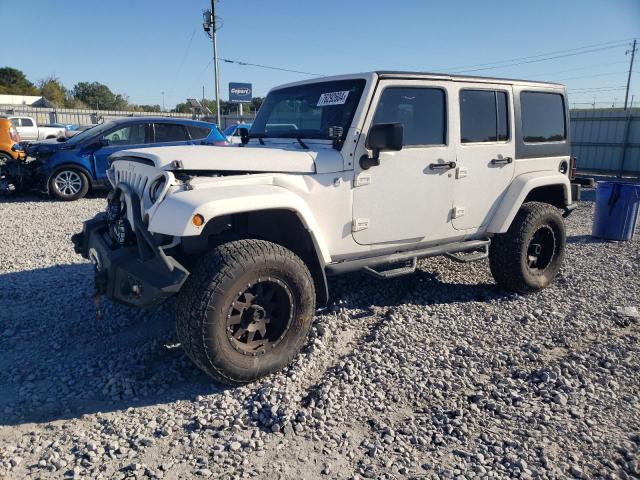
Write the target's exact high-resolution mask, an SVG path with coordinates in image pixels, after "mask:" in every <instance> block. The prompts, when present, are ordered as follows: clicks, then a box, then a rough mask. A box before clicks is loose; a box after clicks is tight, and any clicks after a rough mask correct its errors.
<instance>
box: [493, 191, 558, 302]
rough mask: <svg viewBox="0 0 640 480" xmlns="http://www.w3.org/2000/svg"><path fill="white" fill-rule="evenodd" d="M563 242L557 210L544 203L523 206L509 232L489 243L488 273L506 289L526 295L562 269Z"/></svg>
mask: <svg viewBox="0 0 640 480" xmlns="http://www.w3.org/2000/svg"><path fill="white" fill-rule="evenodd" d="M565 243H566V233H565V228H564V221H563V219H562V216H561V215H560V213H559V212H558V209H556V208H555V207H553V206H552V205H549V204H547V203H540V202H528V203H525V204H524V205H523V206H522V208H521V209H520V211H519V212H518V214H517V215H516V217H515V218H514V220H513V222H512V223H511V226H510V227H509V230H508V231H507V232H506V233H502V234H499V235H496V236H495V237H494V238H493V240H492V242H491V246H490V247H489V264H490V266H491V274H492V275H493V278H494V279H495V280H496V282H497V283H498V284H499V285H500V286H501V287H503V288H505V289H507V290H512V291H515V292H519V293H529V292H534V291H536V290H540V289H542V288H545V287H547V286H548V285H549V284H550V283H551V282H552V281H553V279H554V278H555V276H556V275H557V274H558V271H559V270H560V267H561V266H562V262H563V260H564V250H565Z"/></svg>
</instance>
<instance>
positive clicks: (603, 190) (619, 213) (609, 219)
mask: <svg viewBox="0 0 640 480" xmlns="http://www.w3.org/2000/svg"><path fill="white" fill-rule="evenodd" d="M638 210H640V185H634V184H631V183H621V182H598V186H597V188H596V213H595V215H594V218H593V228H592V230H591V235H593V236H594V237H600V238H605V239H607V240H627V241H628V240H631V238H632V237H633V232H634V230H635V228H636V222H637V221H638Z"/></svg>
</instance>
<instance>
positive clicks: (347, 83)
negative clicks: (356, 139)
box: [249, 77, 367, 141]
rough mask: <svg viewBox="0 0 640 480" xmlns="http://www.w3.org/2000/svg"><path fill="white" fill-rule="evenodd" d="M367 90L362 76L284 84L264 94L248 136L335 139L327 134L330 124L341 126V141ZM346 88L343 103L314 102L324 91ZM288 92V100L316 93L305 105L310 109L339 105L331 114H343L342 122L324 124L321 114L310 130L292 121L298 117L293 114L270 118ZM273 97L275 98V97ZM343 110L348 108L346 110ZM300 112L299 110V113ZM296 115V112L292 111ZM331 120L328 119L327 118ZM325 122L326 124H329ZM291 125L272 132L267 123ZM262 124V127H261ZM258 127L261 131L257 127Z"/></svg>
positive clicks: (365, 81)
mask: <svg viewBox="0 0 640 480" xmlns="http://www.w3.org/2000/svg"><path fill="white" fill-rule="evenodd" d="M308 89H316V90H317V91H316V92H307V91H305V90H308ZM366 89H367V80H366V79H365V78H363V77H353V78H342V79H332V80H328V79H327V80H321V81H315V82H305V83H300V84H296V85H291V86H286V87H282V88H277V89H274V90H272V91H271V92H269V94H268V95H267V97H266V98H265V100H264V102H263V103H262V106H261V107H260V110H259V111H258V114H257V116H256V118H255V119H254V120H253V122H252V126H251V130H250V133H249V137H250V138H260V139H270V138H283V139H289V138H291V139H301V138H305V139H314V140H331V141H335V140H336V138H334V137H331V136H329V128H330V127H342V136H341V137H340V138H339V139H338V140H340V141H343V140H344V139H345V138H346V135H347V132H348V130H349V128H351V126H352V124H353V121H354V119H355V118H356V113H357V112H358V108H359V106H360V103H361V102H362V98H363V96H364V95H365V92H366ZM343 91H349V94H350V95H349V96H345V100H344V102H342V103H332V104H327V105H324V106H318V105H317V102H319V101H320V98H321V97H322V96H323V94H325V93H336V92H343ZM286 94H289V96H290V98H291V99H296V97H297V98H304V99H305V100H306V98H305V97H306V96H308V95H310V94H312V95H311V96H315V95H318V100H314V101H313V102H307V105H310V107H309V108H313V109H318V111H320V112H323V110H321V109H323V108H331V107H336V106H342V109H341V110H338V111H335V112H334V113H333V115H335V116H336V117H343V122H342V123H339V122H336V123H335V124H331V125H328V124H327V125H324V124H323V123H325V120H324V118H323V117H324V113H323V114H322V115H321V116H320V122H321V125H320V128H317V129H315V128H314V129H310V128H298V127H297V124H296V123H295V121H296V120H299V119H300V117H298V118H295V117H294V116H293V115H292V116H291V119H289V120H287V119H283V118H277V117H276V118H271V114H272V112H273V110H274V108H275V107H276V106H277V105H279V104H281V103H282V102H283V101H286V99H287V96H286ZM274 98H275V99H274ZM345 109H348V110H346V111H345ZM298 113H299V112H298ZM294 114H295V113H294ZM329 121H330V120H329ZM329 121H327V122H326V123H329ZM270 124H271V125H291V126H292V127H293V128H292V129H290V130H283V131H279V129H278V131H275V132H268V131H267V130H268V125H270ZM262 125H264V126H262ZM258 128H260V130H258Z"/></svg>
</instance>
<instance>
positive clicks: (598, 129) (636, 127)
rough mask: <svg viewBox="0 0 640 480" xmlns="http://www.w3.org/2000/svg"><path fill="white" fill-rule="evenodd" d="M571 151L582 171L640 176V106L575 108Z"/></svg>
mask: <svg viewBox="0 0 640 480" xmlns="http://www.w3.org/2000/svg"><path fill="white" fill-rule="evenodd" d="M571 154H572V155H573V156H575V157H576V158H577V159H578V171H579V172H584V173H603V174H608V175H610V174H614V175H620V176H622V175H625V176H640V109H638V108H633V109H629V110H627V111H623V110H620V109H597V110H596V109H594V110H572V111H571Z"/></svg>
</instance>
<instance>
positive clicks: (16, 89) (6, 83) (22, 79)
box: [0, 67, 38, 95]
mask: <svg viewBox="0 0 640 480" xmlns="http://www.w3.org/2000/svg"><path fill="white" fill-rule="evenodd" d="M0 87H1V88H2V90H3V91H4V92H5V93H6V94H9V95H38V89H37V88H36V87H35V85H34V84H33V83H31V82H30V81H29V80H27V77H26V75H25V74H24V73H23V72H22V71H20V70H17V69H15V68H11V67H3V68H0Z"/></svg>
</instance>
